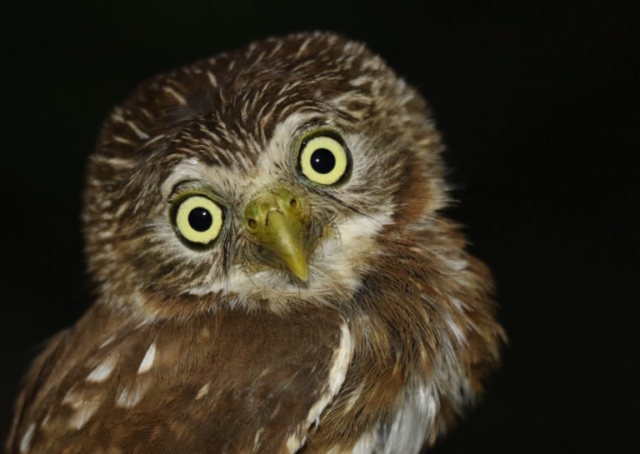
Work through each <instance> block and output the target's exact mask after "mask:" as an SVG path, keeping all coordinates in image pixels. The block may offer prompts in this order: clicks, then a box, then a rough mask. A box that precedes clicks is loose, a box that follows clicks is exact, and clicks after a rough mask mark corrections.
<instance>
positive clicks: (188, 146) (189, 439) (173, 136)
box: [8, 34, 504, 454]
mask: <svg viewBox="0 0 640 454" xmlns="http://www.w3.org/2000/svg"><path fill="white" fill-rule="evenodd" d="M427 114H428V112H427V111H426V106H425V104H424V101H423V100H422V98H421V97H420V96H419V95H418V94H417V93H416V92H415V91H414V90H413V89H411V88H410V87H408V86H407V85H406V84H405V83H404V82H403V81H401V80H400V79H398V78H397V77H396V76H395V75H394V74H393V72H392V71H391V70H390V69H388V68H387V67H386V66H385V64H384V63H383V61H382V60H381V59H379V58H378V57H375V56H373V55H372V54H370V53H369V52H368V51H367V50H366V49H365V48H364V47H363V46H361V45H359V44H356V43H353V42H349V41H345V40H344V39H342V38H340V37H337V36H335V35H328V34H300V35H292V36H289V37H286V38H283V39H272V40H267V41H263V42H260V43H256V44H253V45H251V46H249V47H248V48H246V49H242V50H239V51H236V52H233V53H229V54H223V55H220V56H218V57H216V58H214V59H211V60H209V61H202V62H199V63H196V64H194V65H192V66H189V67H186V68H183V69H181V70H178V71H176V72H173V73H171V74H168V75H166V76H160V77H158V78H156V79H153V80H152V81H150V82H148V83H146V84H144V85H142V86H141V87H140V88H139V89H138V90H137V91H136V92H135V93H134V94H133V96H132V97H131V98H130V99H129V100H128V101H127V102H126V103H125V104H124V105H123V106H122V107H121V108H118V109H116V110H115V111H114V113H113V115H112V116H111V118H110V119H109V120H108V121H107V123H106V125H105V127H104V130H103V133H102V135H101V137H100V141H99V144H98V147H97V150H96V152H95V153H94V155H93V156H92V158H91V163H90V167H89V176H88V181H87V192H86V197H85V212H84V220H85V235H86V243H87V261H88V264H89V271H90V274H91V276H92V278H93V280H94V282H95V284H96V288H97V293H98V300H97V301H96V303H95V305H94V306H93V307H92V308H91V309H90V310H89V311H88V312H87V314H86V315H85V316H84V317H83V318H82V319H81V320H80V321H79V322H78V323H77V324H76V326H75V327H74V328H72V329H70V330H68V331H65V332H63V333H61V334H59V335H58V336H57V337H56V338H54V339H53V340H52V341H51V342H50V344H49V345H48V347H47V349H46V350H45V352H43V354H42V355H41V356H40V357H39V358H38V359H37V360H36V362H35V364H34V366H33V367H32V370H31V372H30V374H29V376H28V378H27V382H26V386H25V390H24V391H23V393H22V395H21V397H20V399H19V401H18V406H17V414H16V418H15V421H14V425H13V430H12V434H11V436H10V438H9V441H8V452H10V453H27V452H29V453H58V452H60V453H62V452H64V453H66V454H71V453H103V454H111V453H114V454H115V453H141V454H146V453H165V452H166V453H203V454H204V453H222V452H227V453H244V452H260V453H272V452H273V453H281V452H283V453H284V452H304V453H307V454H311V453H327V452H330V453H358V454H365V453H417V452H419V451H420V449H421V447H422V446H423V445H424V444H426V443H427V442H431V441H433V440H435V437H436V436H437V434H438V433H441V432H442V431H444V430H445V428H446V427H447V426H448V425H449V424H450V423H451V422H452V421H453V420H454V419H455V418H456V416H457V415H458V414H459V413H460V412H461V410H462V409H463V408H464V407H465V406H466V405H467V404H469V403H471V402H472V401H473V399H474V398H475V396H477V395H478V394H479V393H480V392H481V389H482V385H481V380H482V379H483V378H484V376H485V373H486V372H487V371H488V370H490V369H491V368H492V367H493V366H494V365H495V364H496V362H497V360H498V353H499V347H500V343H501V341H502V339H503V337H504V335H503V333H502V330H501V328H500V326H499V325H498V324H497V322H496V321H495V319H494V304H493V302H492V300H491V294H490V293H491V278H490V275H489V273H488V270H487V269H486V267H485V266H484V265H483V264H482V263H481V262H479V261H478V260H476V259H475V258H473V257H471V256H469V255H468V254H467V253H466V252H465V250H464V247H465V240H464V238H463V236H462V234H461V233H460V231H459V229H458V227H457V226H456V225H455V224H454V223H452V222H451V221H449V220H447V219H445V218H443V217H442V216H441V215H440V213H439V210H440V209H441V208H443V207H444V206H445V205H446V202H447V194H446V187H445V184H444V182H443V173H444V169H443V166H442V163H441V160H440V151H441V145H440V140H439V137H438V134H437V132H436V130H435V128H434V126H433V124H432V122H431V121H430V119H429V118H428V115H427Z"/></svg>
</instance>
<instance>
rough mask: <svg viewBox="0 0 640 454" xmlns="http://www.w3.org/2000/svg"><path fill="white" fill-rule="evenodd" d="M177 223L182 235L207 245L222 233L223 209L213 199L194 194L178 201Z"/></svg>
mask: <svg viewBox="0 0 640 454" xmlns="http://www.w3.org/2000/svg"><path fill="white" fill-rule="evenodd" d="M178 203H179V204H180V205H179V206H178V208H177V210H176V211H175V221H174V222H175V225H176V227H177V229H178V231H179V232H180V235H182V237H183V238H184V239H185V240H187V241H189V242H191V243H195V244H196V245H207V244H209V243H211V242H212V241H214V240H215V239H216V238H218V236H219V235H220V231H221V230H222V224H223V213H222V209H221V208H220V206H218V204H216V203H215V202H213V201H212V200H211V199H208V198H207V197H204V196H202V195H193V196H190V197H187V198H185V199H182V200H181V201H178Z"/></svg>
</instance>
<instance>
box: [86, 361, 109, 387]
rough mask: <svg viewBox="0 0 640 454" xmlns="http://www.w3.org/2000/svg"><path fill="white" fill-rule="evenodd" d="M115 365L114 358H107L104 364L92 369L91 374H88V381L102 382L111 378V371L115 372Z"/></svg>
mask: <svg viewBox="0 0 640 454" xmlns="http://www.w3.org/2000/svg"><path fill="white" fill-rule="evenodd" d="M114 366H115V360H113V359H112V358H110V359H107V360H106V361H105V362H103V363H102V364H99V365H98V366H96V368H95V369H93V370H92V371H91V373H90V374H89V375H87V381H88V382H92V383H100V382H103V381H104V380H106V379H107V378H109V375H111V372H113V368H114Z"/></svg>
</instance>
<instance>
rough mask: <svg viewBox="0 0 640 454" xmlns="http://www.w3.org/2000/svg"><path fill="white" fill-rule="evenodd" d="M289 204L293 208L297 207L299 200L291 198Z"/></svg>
mask: <svg viewBox="0 0 640 454" xmlns="http://www.w3.org/2000/svg"><path fill="white" fill-rule="evenodd" d="M289 206H290V207H291V208H295V207H297V206H298V201H297V200H296V199H291V202H289Z"/></svg>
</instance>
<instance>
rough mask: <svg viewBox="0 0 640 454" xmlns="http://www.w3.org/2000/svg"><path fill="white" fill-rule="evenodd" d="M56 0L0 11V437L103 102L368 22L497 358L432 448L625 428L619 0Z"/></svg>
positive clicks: (79, 278) (51, 282)
mask: <svg viewBox="0 0 640 454" xmlns="http://www.w3.org/2000/svg"><path fill="white" fill-rule="evenodd" d="M59 3H60V2H55V6H46V7H45V6H38V5H35V4H33V3H29V4H25V6H22V7H20V9H21V10H20V11H16V10H9V9H7V8H9V7H7V6H3V12H2V18H1V19H0V23H1V26H0V42H1V43H2V44H1V46H2V48H1V50H2V54H1V57H0V58H1V60H0V62H1V63H0V64H1V65H2V69H1V70H0V77H1V91H0V96H1V100H2V101H1V106H2V110H1V115H2V123H1V125H2V140H1V141H0V144H1V151H0V152H1V153H2V157H3V160H2V163H1V184H2V187H1V190H2V192H1V194H2V201H3V207H2V224H3V226H4V229H3V230H4V233H3V235H2V236H1V241H2V249H1V251H2V252H1V253H2V255H1V258H2V260H1V262H0V263H1V264H2V265H1V266H2V273H0V303H1V306H0V314H1V315H0V317H1V320H0V336H1V337H0V365H1V367H2V369H1V372H2V373H0V438H2V439H4V434H5V433H6V430H7V428H8V426H9V422H10V417H11V405H12V401H13V399H14V397H15V395H16V393H17V391H18V389H19V381H20V378H21V377H22V376H23V374H24V372H25V371H26V369H27V367H28V364H29V362H30V361H31V360H32V359H33V358H34V356H35V355H36V353H37V351H38V346H39V345H40V344H41V342H43V341H44V340H45V339H46V338H48V337H49V336H52V335H53V334H54V333H56V332H57V331H59V330H61V329H62V328H64V327H66V326H69V325H70V324H72V323H73V322H74V320H76V319H77V318H78V317H79V316H80V315H81V314H82V312H83V311H84V310H85V309H86V308H87V306H88V305H89V304H90V302H91V297H90V293H89V291H88V290H87V289H88V287H87V285H86V278H85V275H84V264H83V257H82V237H81V234H80V220H79V216H80V200H81V191H82V187H83V178H84V168H85V161H86V158H87V155H88V153H89V152H90V151H91V150H92V147H93V145H94V142H95V140H96V137H97V134H98V131H99V128H100V125H101V122H102V121H103V119H104V118H106V116H107V114H108V112H109V110H110V109H111V107H112V106H113V105H114V104H116V103H118V102H120V101H121V100H122V99H123V98H124V97H125V96H126V95H127V94H128V92H129V91H131V90H132V89H133V88H134V87H135V85H136V84H138V83H140V82H142V81H143V80H144V79H146V78H147V77H149V76H152V75H154V74H157V73H159V72H162V71H165V70H169V69H172V68H174V67H178V66H180V65H183V64H186V63H190V62H192V61H193V60H195V59H198V58H203V57H208V56H211V55H214V54H216V53H218V52H221V51H224V50H230V49H232V48H235V47H239V46H242V45H244V44H246V43H247V42H249V41H251V40H255V39H259V38H263V37H267V36H270V35H282V34H286V33H288V32H291V31H300V30H309V29H322V30H334V31H339V32H341V33H343V34H345V35H347V36H349V37H351V38H354V39H357V40H362V41H365V42H367V43H368V44H369V46H370V47H371V48H372V49H373V50H374V51H375V52H377V53H379V54H381V55H382V56H383V57H384V58H385V59H386V60H387V61H388V62H389V63H390V65H391V66H392V67H394V68H395V69H396V70H397V71H398V73H399V74H400V75H402V76H403V77H405V78H406V79H407V80H408V81H409V82H410V83H411V84H413V85H416V86H417V87H419V89H420V90H421V91H422V93H423V94H424V95H425V96H426V97H427V99H428V100H429V101H430V103H431V105H432V107H433V110H434V112H435V116H436V119H437V123H438V125H439V127H440V129H441V131H442V133H443V135H444V138H445V141H446V143H447V145H448V151H447V160H448V161H449V162H450V164H451V166H452V169H453V172H452V175H451V179H452V181H453V182H454V183H455V185H456V187H457V188H458V189H457V191H456V195H457V197H458V199H460V201H461V203H460V204H459V205H457V206H455V207H453V208H452V209H451V210H450V211H451V216H453V217H454V218H456V219H458V220H460V221H461V222H463V223H464V224H466V225H468V229H467V231H468V234H469V237H470V238H471V240H472V241H473V243H474V245H473V252H474V253H475V254H477V255H478V256H480V257H482V258H483V259H484V260H486V261H487V262H488V263H489V264H490V266H491V267H492V269H493V271H494V273H495V277H496V280H497V284H498V298H499V301H500V303H501V320H502V321H503V322H504V325H505V327H506V329H507V332H508V333H509V336H510V339H511V342H510V347H509V348H508V349H507V351H506V352H505V356H504V366H503V368H502V370H501V371H500V373H498V374H496V375H495V376H494V377H493V379H492V380H491V383H490V386H489V390H488V393H487V395H486V397H485V399H484V400H483V402H482V403H481V404H480V405H479V406H478V407H477V408H475V409H474V410H472V411H470V412H469V414H468V416H467V418H466V419H465V421H464V422H463V423H462V424H461V425H459V427H458V428H456V429H455V431H454V432H453V433H452V434H451V435H450V436H449V437H448V438H447V439H445V440H443V441H441V442H440V443H438V446H437V448H436V450H435V451H434V452H437V453H461V452H491V453H494V454H497V453H513V452H519V453H548V452H577V451H581V452H616V453H619V452H631V451H632V447H634V446H635V445H637V444H638V442H637V440H636V439H635V438H636V434H637V432H638V429H639V427H638V425H639V424H640V420H639V417H638V405H639V404H640V399H638V397H639V396H638V391H637V390H638V387H639V385H640V384H639V383H638V374H637V372H635V371H636V369H637V364H636V363H637V361H638V357H639V356H640V355H639V353H638V347H639V346H640V345H639V344H640V343H639V342H638V341H637V336H636V335H637V332H638V328H637V322H638V318H637V313H638V311H637V308H636V306H638V304H639V303H640V298H639V296H638V295H639V294H640V285H639V283H638V282H639V280H638V277H637V275H638V273H639V272H640V266H639V265H638V262H637V256H638V253H639V252H640V242H639V240H638V232H639V230H638V227H639V225H638V222H637V221H638V219H637V211H638V208H639V207H640V184H639V183H638V180H639V178H640V167H639V166H638V160H637V156H636V155H637V154H638V153H639V152H640V150H639V147H638V145H637V143H638V142H637V140H636V136H637V134H636V131H637V130H638V126H637V125H638V115H637V109H638V103H637V102H635V101H632V98H631V91H632V89H634V88H635V87H634V85H636V84H637V83H638V81H639V79H638V71H637V69H636V68H635V67H633V65H634V64H636V63H637V61H638V60H639V52H638V45H637V42H636V41H635V40H636V39H637V38H638V36H637V35H638V33H637V32H636V30H635V29H637V28H638V27H639V25H638V24H639V18H640V16H639V15H638V11H637V10H635V11H633V10H632V7H631V5H632V4H633V2H628V5H625V4H615V3H612V2H607V3H605V2H593V1H528V2H527V1H519V0H518V1H516V0H514V1H504V2H501V3H492V2H486V1H469V2H467V4H464V3H459V2H454V1H448V2H433V1H426V2H422V4H421V6H416V5H415V4H414V5H412V4H411V3H409V2H406V3H405V2H402V1H394V2H392V3H391V4H389V5H387V6H384V5H374V4H373V3H369V4H358V5H356V4H351V3H347V2H346V1H345V2H341V3H338V4H329V3H327V2H307V3H305V2H294V1H288V2H284V1H281V2H278V3H274V4H269V2H263V3H258V2H256V3H255V4H251V3H246V2H241V1H233V2H213V1H184V0H183V1H180V2H174V3H171V2H160V1H158V0H155V1H146V0H145V1H130V2H126V3H122V4H120V3H118V2H108V3H107V2H100V3H99V4H98V3H96V4H91V5H88V6H87V5H85V6H72V5H71V4H69V3H67V4H62V3H60V4H59ZM222 3H224V6H223V5H222ZM13 8H17V7H16V6H15V5H14V6H13ZM636 449H637V447H636ZM633 451H635V452H638V451H637V450H633Z"/></svg>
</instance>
